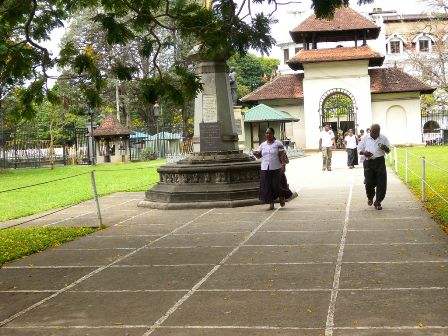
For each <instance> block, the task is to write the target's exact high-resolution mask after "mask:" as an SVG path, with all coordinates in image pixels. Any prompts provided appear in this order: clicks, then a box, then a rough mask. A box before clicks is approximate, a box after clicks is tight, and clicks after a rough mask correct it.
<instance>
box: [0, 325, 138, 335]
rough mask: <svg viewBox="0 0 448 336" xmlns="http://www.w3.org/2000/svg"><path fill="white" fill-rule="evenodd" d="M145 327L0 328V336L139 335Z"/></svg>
mask: <svg viewBox="0 0 448 336" xmlns="http://www.w3.org/2000/svg"><path fill="white" fill-rule="evenodd" d="M145 331H146V328H138V327H137V328H134V327H132V328H121V327H119V326H116V327H112V328H98V329H97V328H95V329H93V328H60V327H59V328H58V327H56V328H52V329H50V328H42V327H39V328H27V329H24V328H9V327H3V328H0V336H105V335H107V336H141V335H143V334H144V333H145Z"/></svg>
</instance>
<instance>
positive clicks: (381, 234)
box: [347, 230, 448, 244]
mask: <svg viewBox="0 0 448 336" xmlns="http://www.w3.org/2000/svg"><path fill="white" fill-rule="evenodd" d="M442 242H443V243H448V237H447V236H446V234H445V233H444V232H443V231H442V230H439V231H435V230H431V231H425V230H406V231H393V232H392V233H391V232H390V231H349V232H348V233H347V244H353V243H357V244H384V243H432V244H434V243H442Z"/></svg>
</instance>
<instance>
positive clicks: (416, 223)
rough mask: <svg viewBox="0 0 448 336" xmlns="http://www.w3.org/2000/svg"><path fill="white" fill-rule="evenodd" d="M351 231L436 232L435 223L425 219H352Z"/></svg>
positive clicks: (350, 223)
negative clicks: (408, 230) (416, 230)
mask: <svg viewBox="0 0 448 336" xmlns="http://www.w3.org/2000/svg"><path fill="white" fill-rule="evenodd" d="M348 227H349V229H353V230H357V229H367V230H368V229H372V230H394V229H423V230H426V229H430V230H434V229H436V227H435V226H434V221H432V220H429V219H427V218H425V217H407V218H403V217H401V218H400V217H392V216H391V217H387V218H381V221H378V220H376V219H375V218H356V219H353V218H352V219H350V222H349V226H348Z"/></svg>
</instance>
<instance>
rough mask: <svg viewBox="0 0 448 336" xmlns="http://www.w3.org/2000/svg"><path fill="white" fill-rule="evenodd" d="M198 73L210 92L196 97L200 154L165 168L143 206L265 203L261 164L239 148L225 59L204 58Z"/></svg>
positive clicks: (196, 143) (196, 144)
mask: <svg viewBox="0 0 448 336" xmlns="http://www.w3.org/2000/svg"><path fill="white" fill-rule="evenodd" d="M197 73H198V75H199V76H200V77H201V80H202V83H203V87H204V90H203V91H202V92H200V93H199V94H198V95H197V97H196V100H195V112H194V137H193V147H194V153H193V154H192V155H190V156H189V157H188V158H186V159H184V160H181V161H179V162H177V163H174V164H167V165H165V166H162V167H160V168H159V169H158V170H157V171H158V172H159V174H160V182H159V183H157V185H155V186H154V187H153V188H151V189H150V190H148V191H147V192H146V197H145V200H143V201H141V202H140V203H139V206H142V207H150V208H157V209H182V208H209V207H236V206H245V205H253V204H259V203H260V201H259V200H258V187H259V174H260V162H258V161H254V160H252V159H251V158H250V157H249V156H248V155H246V154H244V153H242V152H241V151H240V150H239V149H238V135H237V133H236V130H235V121H234V114H233V100H232V97H231V91H230V84H229V70H228V67H227V65H226V63H225V61H203V62H200V63H199V65H198V67H197Z"/></svg>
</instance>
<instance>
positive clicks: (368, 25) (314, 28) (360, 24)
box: [289, 7, 380, 43]
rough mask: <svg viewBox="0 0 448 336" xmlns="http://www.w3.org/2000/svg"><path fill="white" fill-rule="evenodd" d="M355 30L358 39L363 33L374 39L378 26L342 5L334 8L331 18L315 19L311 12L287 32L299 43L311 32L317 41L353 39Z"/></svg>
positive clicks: (378, 30)
mask: <svg viewBox="0 0 448 336" xmlns="http://www.w3.org/2000/svg"><path fill="white" fill-rule="evenodd" d="M355 32H356V35H357V37H358V39H362V38H363V34H364V33H366V38H367V39H376V38H377V37H378V35H379V33H380V27H378V26H377V25H375V24H374V23H373V22H372V21H371V20H369V19H367V18H366V17H364V16H362V15H361V14H360V13H358V12H356V11H355V10H353V9H351V8H349V7H342V8H338V9H336V10H335V13H334V17H333V19H332V20H325V19H316V15H314V14H313V15H311V16H309V17H308V18H307V19H305V20H304V21H303V22H302V23H301V24H299V25H298V26H297V27H296V28H294V29H293V30H291V31H290V32H289V33H290V34H291V37H292V39H293V40H294V42H296V43H301V42H302V40H303V38H304V37H308V38H310V35H311V33H313V34H314V37H315V38H316V39H317V42H325V41H327V42H330V41H333V42H335V41H350V40H352V41H353V40H354V36H355Z"/></svg>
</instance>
